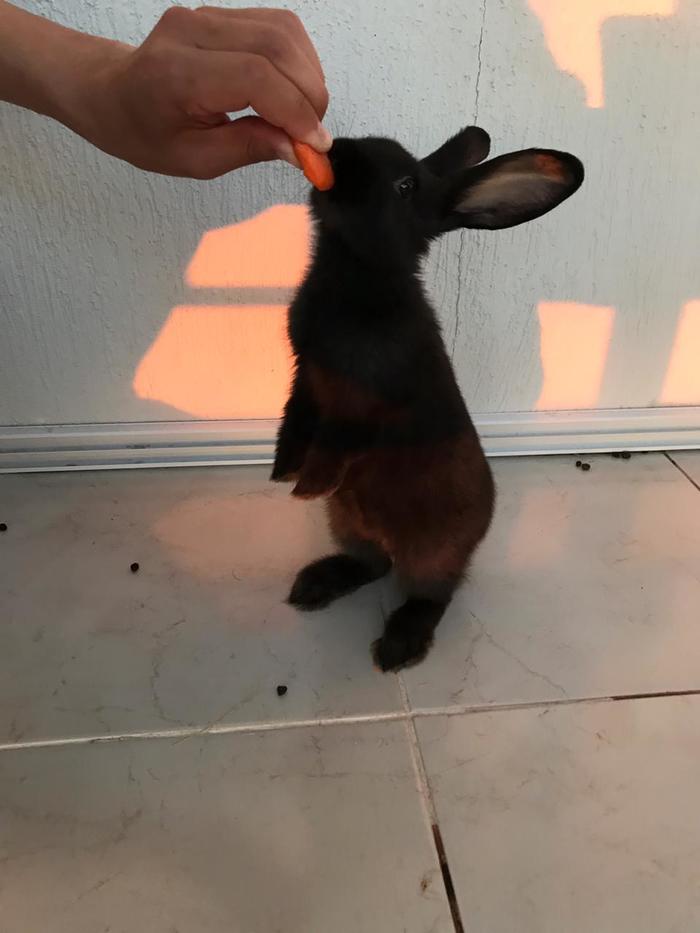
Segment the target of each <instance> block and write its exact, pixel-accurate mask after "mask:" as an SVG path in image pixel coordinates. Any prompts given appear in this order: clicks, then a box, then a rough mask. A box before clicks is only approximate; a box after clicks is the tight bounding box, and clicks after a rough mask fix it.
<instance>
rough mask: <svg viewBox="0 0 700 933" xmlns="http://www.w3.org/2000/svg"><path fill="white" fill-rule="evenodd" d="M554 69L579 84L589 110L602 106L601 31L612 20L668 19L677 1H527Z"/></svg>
mask: <svg viewBox="0 0 700 933" xmlns="http://www.w3.org/2000/svg"><path fill="white" fill-rule="evenodd" d="M529 4H530V9H531V10H532V12H533V13H534V14H535V15H536V16H538V17H539V19H540V20H541V22H542V29H543V32H544V38H545V42H546V43H547V47H548V49H549V51H550V54H551V56H552V58H553V59H554V61H555V63H556V65H557V67H558V68H561V70H562V71H567V72H569V74H572V75H574V76H575V77H576V78H578V79H579V81H581V83H582V84H583V86H584V88H585V90H586V104H587V105H588V106H589V107H603V106H604V105H605V88H604V79H603V49H602V43H601V28H602V26H603V23H604V22H605V21H606V20H607V19H610V18H612V17H615V16H672V15H673V14H674V13H675V11H676V5H677V0H529Z"/></svg>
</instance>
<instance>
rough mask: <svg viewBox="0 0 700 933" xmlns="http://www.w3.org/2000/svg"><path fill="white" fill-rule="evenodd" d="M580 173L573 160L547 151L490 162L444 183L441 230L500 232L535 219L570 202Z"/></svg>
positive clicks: (528, 151) (579, 182)
mask: <svg viewBox="0 0 700 933" xmlns="http://www.w3.org/2000/svg"><path fill="white" fill-rule="evenodd" d="M583 174H584V173H583V165H582V164H581V163H580V162H579V160H578V159H577V158H576V157H575V156H572V155H569V153H567V152H555V151H554V150H552V149H526V150H524V151H522V152H513V153H510V154H509V155H504V156H499V157H498V158H497V159H491V160H490V161H489V162H485V163H484V164H483V165H479V166H477V167H476V168H472V169H469V170H467V171H466V172H463V173H461V175H460V176H458V177H456V178H455V179H454V180H447V181H448V185H447V189H448V190H447V193H446V198H445V200H444V201H443V205H444V213H443V217H442V230H443V231H446V230H454V229H456V228H457V227H471V228H475V229H487V230H499V229H502V228H503V227H515V226H516V225H517V224H522V223H525V222H526V221H528V220H534V219H535V218H536V217H541V216H542V214H546V213H547V212H548V211H551V210H552V208H554V207H556V206H557V205H558V204H561V202H562V201H564V200H566V198H568V197H570V196H571V195H572V194H573V193H574V192H575V191H576V190H577V189H578V188H579V187H580V185H581V183H582V182H583Z"/></svg>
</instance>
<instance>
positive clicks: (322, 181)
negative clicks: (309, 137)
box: [292, 140, 335, 191]
mask: <svg viewBox="0 0 700 933" xmlns="http://www.w3.org/2000/svg"><path fill="white" fill-rule="evenodd" d="M292 146H293V148H294V154H295V155H296V157H297V159H299V161H300V162H301V167H302V170H303V172H304V175H306V177H307V178H308V179H309V181H310V182H311V184H312V185H313V186H314V188H318V190H319V191H328V190H329V189H330V188H332V187H333V183H334V181H335V178H334V177H333V167H332V165H331V162H330V159H329V158H328V156H327V155H326V154H325V153H323V152H317V151H316V150H315V149H313V148H312V147H311V146H309V145H308V144H307V143H300V142H298V141H297V140H293V142H292Z"/></svg>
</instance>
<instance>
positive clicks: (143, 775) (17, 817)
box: [0, 723, 452, 933]
mask: <svg viewBox="0 0 700 933" xmlns="http://www.w3.org/2000/svg"><path fill="white" fill-rule="evenodd" d="M0 814H1V817H0V819H1V821H2V833H1V834H0V862H1V863H2V879H1V881H0V912H1V915H2V930H3V933H30V931H31V933H34V931H37V933H38V931H42V930H47V931H48V930H50V931H51V933H134V931H137V930H144V931H145V930H147V931H148V933H174V931H182V933H185V931H187V933H329V931H331V930H332V931H334V933H358V931H375V930H376V931H381V933H450V931H451V929H452V926H451V921H450V914H449V908H448V905H447V901H446V898H445V895H444V887H443V884H442V878H441V875H440V870H439V866H438V865H437V861H436V858H435V855H434V850H433V847H432V843H431V839H430V834H429V829H428V826H427V824H426V822H425V819H424V816H423V810H422V803H421V801H420V798H419V795H418V792H417V790H416V784H415V780H414V775H413V771H412V767H411V762H410V752H409V748H408V743H407V740H406V735H405V731H404V726H403V724H400V723H391V724H381V725H379V724H374V725H364V726H362V727H358V726H349V727H327V728H324V729H320V730H306V729H286V730H282V731H276V732H264V733H257V734H251V735H235V736H231V735H229V736H209V737H206V738H198V739H185V740H184V741H182V740H181V741H179V742H172V741H171V740H148V741H131V742H111V743H109V744H97V745H91V746H86V745H83V746H72V747H71V746H62V747H60V748H49V749H47V748H44V749H34V750H13V751H5V752H3V753H1V754H0Z"/></svg>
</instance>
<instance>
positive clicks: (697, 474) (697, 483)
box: [666, 450, 700, 492]
mask: <svg viewBox="0 0 700 933" xmlns="http://www.w3.org/2000/svg"><path fill="white" fill-rule="evenodd" d="M666 457H667V458H668V459H669V460H670V461H671V463H672V464H673V465H674V466H675V467H676V469H677V470H678V471H679V472H680V473H682V474H683V476H685V478H686V479H687V480H688V482H689V483H690V484H691V486H694V487H695V488H696V489H697V490H698V492H700V451H693V452H689V451H680V452H679V451H675V450H674V451H672V452H671V453H667V454H666Z"/></svg>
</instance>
